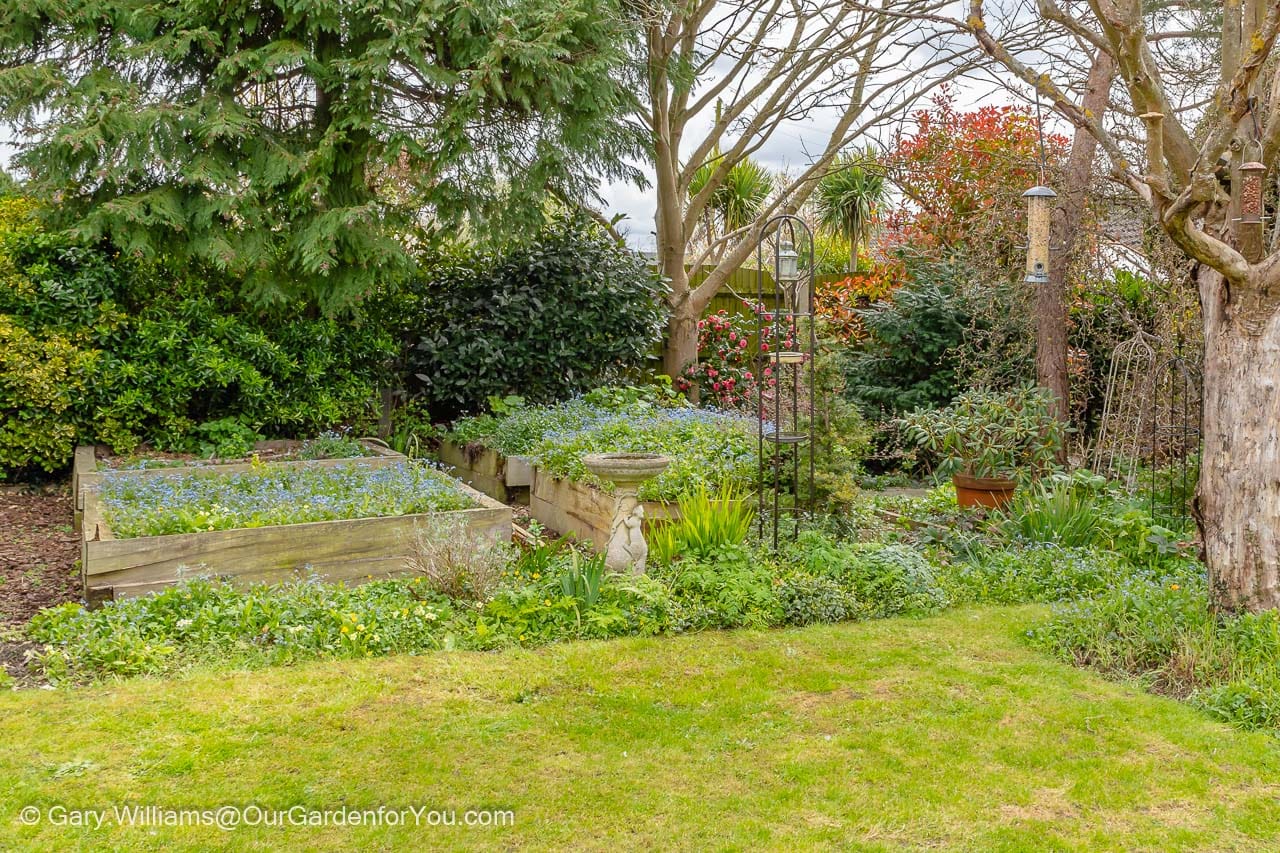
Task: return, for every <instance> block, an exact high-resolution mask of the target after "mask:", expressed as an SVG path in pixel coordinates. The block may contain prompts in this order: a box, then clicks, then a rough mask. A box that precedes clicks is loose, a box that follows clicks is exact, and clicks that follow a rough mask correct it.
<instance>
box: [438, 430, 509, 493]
mask: <svg viewBox="0 0 1280 853" xmlns="http://www.w3.org/2000/svg"><path fill="white" fill-rule="evenodd" d="M437 455H438V456H439V457H440V464H441V465H443V466H444V467H445V470H446V471H448V472H449V473H451V474H453V476H455V477H457V478H458V479H459V480H462V481H463V482H464V483H468V484H470V485H471V486H473V487H475V488H476V489H479V490H480V491H482V492H484V493H485V494H486V495H489V496H490V497H492V498H494V499H495V500H499V501H502V502H503V503H507V502H509V501H510V499H511V493H510V491H509V490H508V489H507V476H506V465H507V458H506V457H505V456H503V455H502V454H501V453H499V452H498V451H496V450H493V449H492V448H488V447H484V446H483V445H480V444H469V445H466V446H465V447H464V446H462V445H459V444H456V443H454V442H452V441H448V440H445V441H441V442H440V448H439V450H438V451H437Z"/></svg>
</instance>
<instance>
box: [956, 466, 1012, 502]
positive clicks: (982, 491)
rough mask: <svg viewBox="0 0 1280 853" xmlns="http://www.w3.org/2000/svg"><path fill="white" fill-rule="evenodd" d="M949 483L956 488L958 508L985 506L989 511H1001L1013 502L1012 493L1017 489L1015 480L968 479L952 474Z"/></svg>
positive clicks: (996, 478)
mask: <svg viewBox="0 0 1280 853" xmlns="http://www.w3.org/2000/svg"><path fill="white" fill-rule="evenodd" d="M951 482H952V483H954V484H955V487H956V503H958V504H960V506H969V507H972V506H985V507H988V508H989V509H1001V508H1003V507H1006V506H1008V505H1009V502H1010V501H1012V500H1013V491H1014V489H1016V488H1017V487H1018V482H1017V481H1016V480H1009V479H1006V478H1004V477H970V476H969V475H968V474H952V475H951Z"/></svg>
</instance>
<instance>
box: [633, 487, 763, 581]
mask: <svg viewBox="0 0 1280 853" xmlns="http://www.w3.org/2000/svg"><path fill="white" fill-rule="evenodd" d="M679 509H680V519H679V521H670V520H667V521H655V522H654V523H653V525H652V526H651V528H650V530H649V531H648V532H647V533H646V537H645V538H646V539H647V540H648V542H649V548H650V553H651V555H652V556H653V557H654V559H656V560H658V561H660V562H671V560H672V559H674V558H675V557H677V556H683V555H687V556H689V557H693V558H696V559H709V558H712V557H714V556H715V555H716V554H718V553H720V552H721V551H725V550H728V549H732V548H734V547H736V546H739V545H741V544H742V543H743V542H745V541H746V539H747V536H748V534H750V533H751V522H752V521H753V520H754V519H755V509H754V508H753V507H752V506H751V502H750V501H749V500H747V496H746V495H745V494H744V493H743V492H742V491H740V490H739V489H738V488H737V487H736V486H734V485H732V484H730V485H726V486H724V487H723V488H721V489H720V490H719V491H718V492H716V493H715V494H713V493H712V492H711V491H710V490H709V489H708V488H707V487H706V484H700V485H699V486H698V487H697V488H696V489H694V490H693V491H691V492H690V493H688V494H686V495H684V496H682V497H681V498H680V501H679Z"/></svg>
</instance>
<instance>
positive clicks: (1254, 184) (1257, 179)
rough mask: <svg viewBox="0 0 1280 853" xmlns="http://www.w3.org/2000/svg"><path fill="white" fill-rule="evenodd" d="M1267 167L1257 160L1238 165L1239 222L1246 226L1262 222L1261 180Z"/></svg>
mask: <svg viewBox="0 0 1280 853" xmlns="http://www.w3.org/2000/svg"><path fill="white" fill-rule="evenodd" d="M1266 174H1267V167H1266V166H1265V165H1263V164H1262V163H1259V162H1258V161H1257V160H1251V161H1249V162H1248V163H1241V164H1240V221H1241V222H1244V223H1247V224H1259V223H1261V222H1262V179H1263V178H1264V177H1266Z"/></svg>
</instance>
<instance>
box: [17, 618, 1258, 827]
mask: <svg viewBox="0 0 1280 853" xmlns="http://www.w3.org/2000/svg"><path fill="white" fill-rule="evenodd" d="M1043 616H1044V610H1043V609H1042V608H1037V607H1021V608H982V609H974V608H967V609H961V610H957V611H952V612H949V613H947V614H945V615H942V616H938V617H935V618H931V619H920V620H912V619H888V620H879V621H872V622H864V623H857V624H843V625H835V626H823V627H815V628H806V629H798V630H773V631H760V632H755V631H736V632H714V633H704V634H699V635H696V636H685V637H677V638H660V639H624V640H614V641H609V642H584V643H566V644H557V645H552V646H548V647H545V648H542V649H538V650H535V651H526V650H519V649H511V650H508V651H503V652H501V653H497V654H484V653H472V652H456V653H439V654H431V655H426V656H423V657H406V656H402V657H392V658H385V659H378V660H369V661H358V662H325V663H314V664H306V665H301V666H297V667H289V668H278V669H271V670H264V671H257V672H233V673H226V672H222V673H196V674H193V675H190V676H187V677H184V678H180V679H176V680H168V681H162V680H151V679H140V680H135V681H131V682H128V683H121V684H118V685H104V686H98V687H92V688H87V689H78V690H59V691H24V692H19V693H11V694H7V695H3V696H0V743H3V744H4V745H5V746H4V749H3V750H0V780H2V781H0V847H4V848H18V849H23V848H25V849H66V848H69V847H76V846H85V847H87V846H94V847H99V848H100V847H116V848H126V847H127V848H129V849H170V848H173V847H175V846H176V847H184V848H191V847H214V846H221V845H232V846H233V847H234V848H236V849H278V848H280V847H292V848H306V849H340V848H346V849H386V848H392V847H396V848H400V847H406V848H417V849H421V848H424V847H431V848H438V847H445V848H472V847H475V848H494V847H497V848H504V849H511V848H555V849H562V848H566V847H573V848H578V849H616V848H619V847H621V848H623V849H635V848H642V847H649V848H658V849H689V850H704V849H743V848H760V847H766V848H800V849H811V848H830V849H842V850H848V849H865V850H882V849H883V850H888V849H903V848H907V849H914V848H923V847H929V848H935V849H936V848H944V849H967V850H1140V849H1149V850H1177V849H1186V850H1210V849H1211V850H1227V849H1232V850H1254V849H1257V850H1266V849H1274V846H1275V840H1276V839H1277V838H1280V809H1278V808H1277V805H1278V801H1280V742H1278V741H1277V740H1276V739H1275V738H1274V737H1272V736H1269V735H1264V734H1249V733H1243V732H1239V731H1234V730H1232V729H1230V728H1228V727H1227V726H1225V725H1222V724H1218V723H1215V722H1213V721H1211V720H1209V719H1207V718H1206V717H1204V716H1203V715H1202V714H1200V713H1199V712H1197V711H1196V710H1194V709H1192V708H1189V707H1186V706H1184V705H1180V704H1178V703H1177V702H1174V701H1172V700H1168V699H1163V698H1160V697H1155V696H1150V695H1146V694H1144V693H1142V692H1140V691H1139V690H1137V689H1135V688H1130V687H1126V686H1124V685H1118V684H1113V683H1109V682H1106V681H1103V680H1102V679H1100V678H1099V677H1097V676H1096V675H1094V674H1092V673H1089V672H1086V671H1082V670H1077V669H1073V668H1071V667H1069V666H1067V665H1066V664H1062V663H1057V662H1054V661H1052V660H1050V659H1049V658H1047V657H1046V656H1044V655H1041V654H1039V653H1037V652H1035V651H1033V650H1031V649H1030V648H1028V647H1027V646H1026V644H1025V643H1024V642H1023V641H1022V637H1021V635H1022V634H1023V633H1024V632H1025V630H1026V629H1027V628H1028V627H1029V626H1030V625H1032V624H1033V623H1034V622H1036V621H1037V620H1039V619H1042V618H1043ZM250 802H252V803H258V804H261V805H263V806H267V807H271V808H288V807H289V806H292V805H296V804H305V805H307V806H311V807H315V808H331V807H337V806H340V805H348V806H356V807H373V808H376V807H377V806H378V805H384V804H385V805H388V806H399V805H411V804H413V805H416V804H424V805H427V806H429V807H432V808H438V809H457V810H459V812H461V811H463V810H466V809H475V808H501V809H511V810H513V811H514V813H515V825H514V826H513V827H510V828H505V829H465V828H462V827H455V828H451V829H440V828H434V829H429V828H415V827H413V826H409V827H401V828H385V827H384V828H371V827H356V828H342V827H328V828H316V829H306V828H303V829H297V828H295V829H280V828H257V829H250V828H241V829H239V830H236V831H235V832H234V833H231V834H227V833H223V832H220V831H218V830H216V829H212V828H209V829H189V828H188V829H169V828H159V829H137V828H124V829H121V828H117V827H109V828H108V829H105V830H102V831H96V832H95V831H92V830H88V829H70V828H63V829H59V828H55V827H51V826H48V825H39V826H35V827H23V826H21V825H20V824H19V821H18V819H17V818H18V813H19V810H20V809H21V808H22V807H23V806H26V805H32V804H34V805H37V806H42V807H47V806H49V805H52V804H55V803H56V804H64V805H68V806H75V807H110V806H111V805H113V804H116V803H136V804H154V805H163V806H171V807H179V808H212V807H215V806H217V805H221V804H224V803H232V804H247V803H250Z"/></svg>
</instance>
